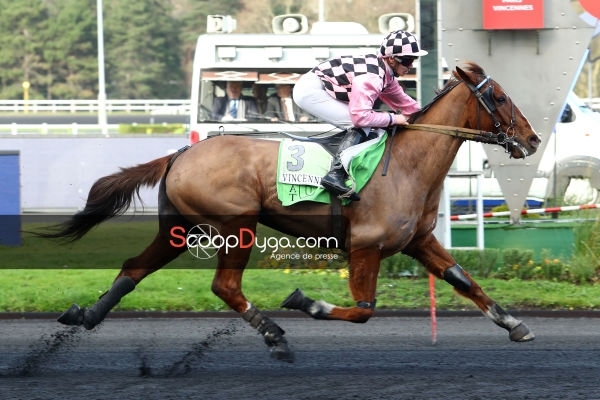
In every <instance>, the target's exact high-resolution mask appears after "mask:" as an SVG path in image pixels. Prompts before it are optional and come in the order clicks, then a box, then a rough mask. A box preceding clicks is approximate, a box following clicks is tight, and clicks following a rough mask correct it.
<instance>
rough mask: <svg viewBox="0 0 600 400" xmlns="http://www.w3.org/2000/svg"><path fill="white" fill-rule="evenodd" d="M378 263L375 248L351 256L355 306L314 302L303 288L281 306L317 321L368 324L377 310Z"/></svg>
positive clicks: (350, 281)
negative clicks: (330, 320)
mask: <svg viewBox="0 0 600 400" xmlns="http://www.w3.org/2000/svg"><path fill="white" fill-rule="evenodd" d="M379 263H380V255H379V250H378V249H376V248H371V249H362V250H355V251H353V252H352V253H351V255H350V269H349V272H350V277H349V280H348V286H349V288H350V292H351V294H352V297H353V298H354V300H355V301H356V306H354V307H338V306H335V305H333V304H329V303H327V302H325V301H324V300H313V299H311V298H310V297H307V296H306V295H305V294H304V293H303V292H302V291H301V290H300V289H296V290H295V291H294V292H293V293H292V294H290V295H289V296H288V298H287V299H285V300H284V301H283V303H281V307H284V308H289V309H294V310H301V311H304V312H305V313H307V314H308V315H310V316H311V317H313V318H315V319H336V320H343V321H350V322H367V321H368V320H369V318H371V316H373V313H374V311H375V302H376V300H375V289H376V287H377V275H378V274H379Z"/></svg>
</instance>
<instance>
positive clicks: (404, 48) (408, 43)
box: [380, 31, 427, 57]
mask: <svg viewBox="0 0 600 400" xmlns="http://www.w3.org/2000/svg"><path fill="white" fill-rule="evenodd" d="M380 52H381V55H382V56H384V57H403V56H410V57H419V56H424V55H426V54H427V52H426V51H425V50H420V49H419V43H417V38H416V37H415V35H413V34H412V33H409V32H405V31H393V32H390V33H389V34H388V35H387V36H386V37H385V38H384V39H383V42H382V43H381V49H380Z"/></svg>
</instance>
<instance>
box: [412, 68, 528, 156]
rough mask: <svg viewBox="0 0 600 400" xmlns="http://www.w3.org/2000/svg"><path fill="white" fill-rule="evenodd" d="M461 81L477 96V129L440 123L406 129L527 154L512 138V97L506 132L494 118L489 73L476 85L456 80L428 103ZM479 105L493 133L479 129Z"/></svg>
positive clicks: (492, 90)
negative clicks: (491, 124)
mask: <svg viewBox="0 0 600 400" xmlns="http://www.w3.org/2000/svg"><path fill="white" fill-rule="evenodd" d="M461 82H464V84H465V85H466V86H467V87H468V88H469V90H470V91H471V93H473V95H475V97H476V98H477V101H478V103H479V104H478V107H477V129H468V128H455V127H443V126H440V125H429V124H410V125H407V126H406V128H407V129H418V130H427V131H431V132H436V133H442V134H447V135H452V136H456V137H460V138H463V139H467V140H473V141H477V142H482V143H488V144H497V145H500V146H502V147H504V148H505V150H506V152H507V153H510V150H511V148H516V149H517V150H519V151H520V152H521V153H522V154H523V157H526V156H527V155H529V152H528V151H527V150H526V149H525V148H524V147H523V146H522V145H521V144H519V143H518V142H517V141H516V140H515V139H514V130H515V129H514V128H515V120H516V115H515V103H514V102H513V101H512V99H511V100H510V105H511V118H510V124H509V126H508V128H507V129H506V132H505V131H503V130H502V125H501V123H500V121H498V118H496V115H495V112H496V110H497V107H496V100H495V99H494V86H493V84H492V82H491V77H490V76H489V75H488V76H486V77H485V79H484V80H483V81H481V82H480V83H479V84H477V85H474V84H472V83H471V82H468V81H465V80H457V81H456V84H454V85H452V86H450V87H449V88H448V89H447V90H445V91H443V92H441V93H440V94H439V95H438V96H436V98H435V99H434V101H432V102H431V103H430V105H431V104H433V103H434V102H435V100H437V99H438V98H439V97H441V96H443V95H444V94H446V93H448V92H450V91H451V90H452V89H454V88H455V87H456V86H458V84H460V83H461ZM485 84H488V86H487V87H486V88H485V89H484V90H482V87H483V86H484V85H485ZM507 97H508V96H507ZM480 106H481V107H483V109H484V110H485V111H486V112H487V113H488V114H489V116H490V117H491V118H492V122H493V124H494V128H496V132H495V133H494V132H488V131H482V130H481V129H480Z"/></svg>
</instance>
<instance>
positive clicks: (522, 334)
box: [509, 322, 535, 342]
mask: <svg viewBox="0 0 600 400" xmlns="http://www.w3.org/2000/svg"><path fill="white" fill-rule="evenodd" d="M509 337H510V340H512V341H513V342H529V341H532V340H533V339H535V335H534V334H533V332H531V331H530V330H529V328H528V327H527V325H525V324H524V323H522V322H521V323H520V324H519V325H517V326H515V327H514V328H512V329H511V330H510V334H509Z"/></svg>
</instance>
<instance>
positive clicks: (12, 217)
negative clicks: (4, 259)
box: [0, 151, 21, 246]
mask: <svg viewBox="0 0 600 400" xmlns="http://www.w3.org/2000/svg"><path fill="white" fill-rule="evenodd" d="M20 193H21V182H20V171H19V152H18V151H0V245H5V246H20V245H21V195H20Z"/></svg>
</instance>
